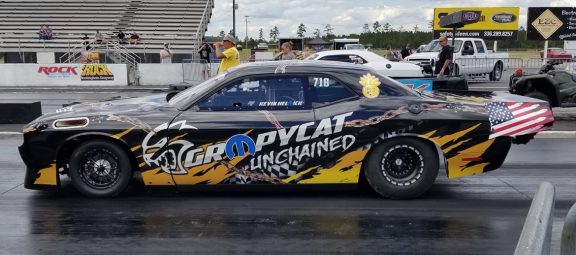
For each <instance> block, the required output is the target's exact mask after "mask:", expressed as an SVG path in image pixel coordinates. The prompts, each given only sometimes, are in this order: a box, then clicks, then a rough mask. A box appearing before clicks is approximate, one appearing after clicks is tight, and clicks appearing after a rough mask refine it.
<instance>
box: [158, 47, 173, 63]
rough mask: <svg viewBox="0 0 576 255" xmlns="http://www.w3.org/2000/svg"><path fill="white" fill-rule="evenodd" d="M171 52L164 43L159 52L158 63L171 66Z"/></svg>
mask: <svg viewBox="0 0 576 255" xmlns="http://www.w3.org/2000/svg"><path fill="white" fill-rule="evenodd" d="M172 55H173V54H172V51H171V50H170V45H169V44H167V43H165V44H164V49H162V50H161V51H160V63H162V64H172Z"/></svg>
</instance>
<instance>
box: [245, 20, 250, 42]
mask: <svg viewBox="0 0 576 255" xmlns="http://www.w3.org/2000/svg"><path fill="white" fill-rule="evenodd" d="M248 17H250V16H244V19H245V21H246V40H245V42H246V49H248Z"/></svg>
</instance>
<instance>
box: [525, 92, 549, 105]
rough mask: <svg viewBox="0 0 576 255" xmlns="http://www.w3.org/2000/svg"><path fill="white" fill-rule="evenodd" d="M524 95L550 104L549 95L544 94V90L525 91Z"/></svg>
mask: <svg viewBox="0 0 576 255" xmlns="http://www.w3.org/2000/svg"><path fill="white" fill-rule="evenodd" d="M525 96H527V97H531V98H536V99H540V100H544V101H546V102H548V103H549V104H550V105H552V102H550V97H549V96H548V95H546V94H544V92H541V91H538V90H534V91H531V92H529V93H527V94H526V95H525Z"/></svg>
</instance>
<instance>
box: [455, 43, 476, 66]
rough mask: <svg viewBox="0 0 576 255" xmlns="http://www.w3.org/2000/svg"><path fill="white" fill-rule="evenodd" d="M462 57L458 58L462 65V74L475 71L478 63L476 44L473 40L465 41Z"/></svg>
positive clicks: (459, 63)
mask: <svg viewBox="0 0 576 255" xmlns="http://www.w3.org/2000/svg"><path fill="white" fill-rule="evenodd" d="M460 52H461V54H460V55H461V57H460V59H458V60H457V62H458V65H459V67H460V74H471V73H474V68H475V66H476V65H477V63H476V55H475V53H476V52H475V50H474V45H473V44H472V41H465V42H464V44H463V45H462V49H461V50H460Z"/></svg>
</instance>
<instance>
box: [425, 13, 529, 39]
mask: <svg viewBox="0 0 576 255" xmlns="http://www.w3.org/2000/svg"><path fill="white" fill-rule="evenodd" d="M457 11H479V12H480V17H479V20H478V22H477V23H472V24H468V25H466V26H464V27H462V28H458V31H457V33H456V36H457V37H475V38H484V39H491V40H507V39H516V37H517V34H518V18H519V15H520V8H519V7H459V8H434V38H438V37H439V36H440V35H447V36H448V35H450V36H452V29H451V28H441V27H440V18H442V17H444V16H446V15H448V14H451V13H454V12H457ZM444 32H450V33H446V34H444Z"/></svg>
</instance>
